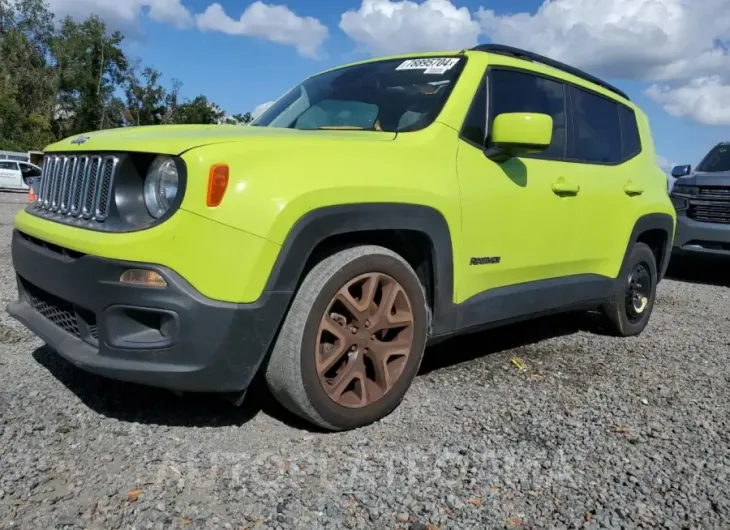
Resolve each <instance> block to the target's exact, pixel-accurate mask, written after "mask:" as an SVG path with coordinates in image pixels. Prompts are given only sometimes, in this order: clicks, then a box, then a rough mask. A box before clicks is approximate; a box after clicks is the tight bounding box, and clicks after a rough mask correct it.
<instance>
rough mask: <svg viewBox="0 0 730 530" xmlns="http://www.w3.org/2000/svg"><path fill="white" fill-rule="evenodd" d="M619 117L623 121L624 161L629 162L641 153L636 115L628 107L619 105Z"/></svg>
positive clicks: (622, 143)
mask: <svg viewBox="0 0 730 530" xmlns="http://www.w3.org/2000/svg"><path fill="white" fill-rule="evenodd" d="M618 117H619V120H620V121H621V146H622V154H623V157H622V159H623V160H628V159H629V158H633V157H634V156H636V155H638V154H639V152H641V137H640V136H639V127H638V125H637V124H636V114H634V111H633V110H632V109H630V108H629V107H627V106H626V105H621V104H619V106H618Z"/></svg>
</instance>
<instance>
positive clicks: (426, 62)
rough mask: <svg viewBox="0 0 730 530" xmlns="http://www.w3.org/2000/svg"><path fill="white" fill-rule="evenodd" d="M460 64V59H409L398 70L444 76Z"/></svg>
mask: <svg viewBox="0 0 730 530" xmlns="http://www.w3.org/2000/svg"><path fill="white" fill-rule="evenodd" d="M458 62H459V58H458V57H425V58H423V59H408V60H407V61H403V62H402V63H401V64H399V65H398V67H397V68H396V70H424V73H425V74H443V73H446V72H447V71H448V70H451V69H452V68H453V67H454V66H456V64H457V63H458Z"/></svg>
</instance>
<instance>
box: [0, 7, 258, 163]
mask: <svg viewBox="0 0 730 530" xmlns="http://www.w3.org/2000/svg"><path fill="white" fill-rule="evenodd" d="M123 41H124V36H123V35H122V34H121V33H119V32H113V33H109V32H108V31H107V28H106V25H105V24H104V22H102V21H101V20H100V19H99V18H98V17H97V16H90V17H89V18H87V19H86V20H83V21H81V22H78V21H75V20H73V19H71V18H68V17H67V18H65V19H64V20H62V21H61V22H60V24H56V21H55V19H54V16H53V14H52V12H51V11H50V9H49V7H48V5H47V4H46V3H45V1H44V0H0V149H11V150H18V151H26V150H29V149H43V148H44V147H45V146H46V145H48V144H49V143H52V142H54V141H56V140H60V139H62V138H65V137H68V136H70V135H74V134H78V133H81V132H85V131H94V130H98V129H106V128H110V127H124V126H132V125H158V124H166V123H186V124H193V123H199V124H217V123H228V124H235V125H245V124H248V123H249V122H251V120H252V116H251V114H250V113H244V114H236V115H234V116H232V117H226V115H225V112H223V110H222V109H221V108H220V107H219V106H218V105H216V104H215V103H213V102H212V101H209V100H208V98H207V97H206V96H204V95H199V96H197V97H195V98H193V99H192V100H189V99H187V100H184V101H183V102H182V103H180V102H179V99H180V98H179V94H180V87H181V85H180V82H179V81H177V80H172V83H171V86H170V87H169V88H166V87H165V85H164V84H163V83H162V74H161V73H160V72H159V71H158V70H156V69H154V68H152V67H149V66H146V67H144V68H142V67H140V65H139V61H130V60H129V59H128V58H127V57H126V55H125V54H124V52H123V51H122V49H121V45H122V43H123ZM120 96H121V97H120Z"/></svg>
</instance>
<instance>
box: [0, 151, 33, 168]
mask: <svg viewBox="0 0 730 530" xmlns="http://www.w3.org/2000/svg"><path fill="white" fill-rule="evenodd" d="M0 160H15V161H17V162H30V163H31V164H33V165H34V166H39V165H40V164H41V161H42V160H43V151H28V152H27V153H22V152H20V151H0Z"/></svg>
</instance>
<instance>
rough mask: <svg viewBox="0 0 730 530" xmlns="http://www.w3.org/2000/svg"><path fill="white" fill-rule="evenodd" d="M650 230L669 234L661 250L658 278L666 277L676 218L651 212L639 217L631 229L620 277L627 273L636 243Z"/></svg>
mask: <svg viewBox="0 0 730 530" xmlns="http://www.w3.org/2000/svg"><path fill="white" fill-rule="evenodd" d="M649 230H661V231H663V232H665V233H666V236H667V237H666V241H665V243H664V247H663V248H662V249H661V252H660V256H661V258H660V261H659V263H657V276H658V278H657V280H658V281H661V280H662V279H663V278H664V275H665V274H666V272H667V267H668V266H669V258H670V256H671V253H672V243H673V240H674V220H673V219H672V216H671V215H669V214H667V213H650V214H646V215H643V216H641V217H639V219H637V221H636V223H635V224H634V228H633V230H632V231H631V236H629V241H628V244H627V246H626V253H625V254H624V259H623V261H622V263H621V269H620V270H619V276H618V277H619V278H622V277H623V276H624V275H625V274H626V273H627V270H626V269H627V268H628V266H629V264H628V260H629V256H630V255H631V251H632V250H633V248H634V245H636V243H637V242H638V241H639V239H640V238H641V235H642V234H643V233H645V232H648V231H649Z"/></svg>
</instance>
